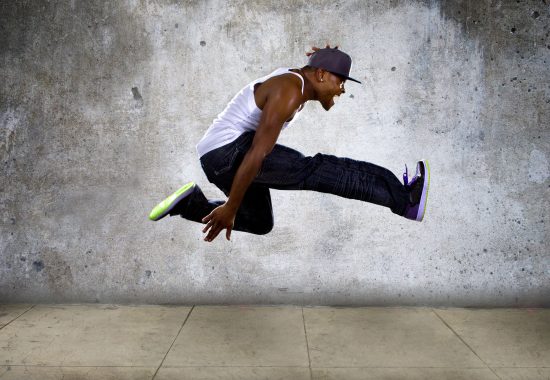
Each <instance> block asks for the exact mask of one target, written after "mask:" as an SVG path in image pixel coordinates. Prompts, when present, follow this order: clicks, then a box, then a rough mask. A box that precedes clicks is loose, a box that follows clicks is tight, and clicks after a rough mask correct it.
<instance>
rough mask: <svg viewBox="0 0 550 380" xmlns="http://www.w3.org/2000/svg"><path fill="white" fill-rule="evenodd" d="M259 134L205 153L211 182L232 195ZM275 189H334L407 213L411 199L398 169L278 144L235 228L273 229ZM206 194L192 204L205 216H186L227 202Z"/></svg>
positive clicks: (245, 201) (332, 191) (249, 193)
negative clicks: (309, 154)
mask: <svg viewBox="0 0 550 380" xmlns="http://www.w3.org/2000/svg"><path fill="white" fill-rule="evenodd" d="M253 138H254V133H253V132H250V133H245V134H243V135H241V136H240V137H239V138H238V139H237V140H235V141H234V142H232V143H230V144H227V145H225V146H223V147H221V148H218V149H215V150H213V151H211V152H209V153H207V154H205V155H204V156H203V157H201V165H202V167H203V170H204V172H205V174H206V176H207V177H208V180H209V181H210V182H212V183H214V184H215V185H216V186H218V187H219V188H220V189H221V190H222V191H223V192H224V193H225V194H226V195H228V194H229V191H230V189H231V184H232V182H233V178H234V176H235V173H236V171H237V169H238V168H239V165H240V163H241V161H242V159H243V157H244V155H245V154H246V152H247V151H248V149H249V147H250V145H251V143H252V139H253ZM270 188H273V189H280V190H312V191H318V192H323V193H330V194H334V195H338V196H341V197H345V198H350V199H358V200H362V201H365V202H370V203H375V204H378V205H381V206H385V207H388V208H390V210H391V211H392V212H393V213H395V214H398V215H403V214H404V212H405V207H406V205H407V203H408V201H409V191H408V190H407V189H406V188H405V186H404V185H403V184H402V183H401V182H400V181H399V179H398V178H397V177H396V176H395V175H394V174H393V173H392V172H390V171H389V170H387V169H385V168H383V167H380V166H377V165H374V164H371V163H368V162H363V161H357V160H352V159H349V158H340V157H335V156H331V155H325V154H317V155H315V156H313V157H305V156H304V155H303V154H301V153H300V152H298V151H296V150H294V149H290V148H287V147H285V146H283V145H279V144H277V145H275V147H274V148H273V151H272V152H271V153H270V154H269V155H268V156H267V157H266V158H265V160H264V162H263V165H262V168H261V170H260V172H259V173H258V175H257V176H256V178H255V179H254V182H253V183H252V185H251V186H250V188H249V189H248V191H247V193H246V195H245V197H244V199H243V203H242V204H241V206H240V208H239V211H238V213H237V217H236V219H235V226H234V229H235V230H237V231H246V232H251V233H257V234H262V233H267V232H269V231H270V230H271V228H272V227H273V213H272V207H271V197H270V195H269V189H270ZM201 196H202V198H200V197H197V198H196V201H195V202H190V208H191V207H196V208H197V210H200V212H199V214H200V215H195V216H192V215H185V214H182V216H183V217H184V218H187V219H190V220H195V221H200V219H202V217H204V216H206V215H207V214H208V213H209V212H210V211H211V210H213V209H214V207H216V206H217V205H219V204H221V203H220V202H219V201H218V202H212V201H207V200H206V198H205V197H204V196H203V195H202V193H201ZM193 204H194V206H192V205H193ZM201 215H202V216H201ZM198 216H201V217H200V218H198ZM197 219H198V220H197Z"/></svg>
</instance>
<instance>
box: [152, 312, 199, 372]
mask: <svg viewBox="0 0 550 380" xmlns="http://www.w3.org/2000/svg"><path fill="white" fill-rule="evenodd" d="M194 309H195V305H193V306H192V307H191V310H189V313H187V317H185V320H184V321H183V323H182V325H181V327H180V329H179V331H178V333H177V334H176V337H175V338H174V340H173V341H172V344H171V345H170V347H169V348H168V351H166V354H165V355H164V358H162V361H161V362H160V364H159V366H158V368H157V370H156V371H155V374H154V375H153V377H152V378H151V380H155V377H157V373H158V372H159V370H160V369H161V367H162V365H163V364H164V361H165V360H166V357H167V356H168V354H169V353H170V350H172V347H174V344H175V343H176V340H177V339H178V337H179V336H180V333H181V330H183V326H185V324H186V323H187V320H188V319H189V316H191V313H192V312H193V310H194Z"/></svg>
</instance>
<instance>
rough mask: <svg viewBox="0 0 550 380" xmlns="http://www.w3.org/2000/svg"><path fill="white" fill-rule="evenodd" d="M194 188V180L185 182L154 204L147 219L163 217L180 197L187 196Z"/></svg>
mask: <svg viewBox="0 0 550 380" xmlns="http://www.w3.org/2000/svg"><path fill="white" fill-rule="evenodd" d="M193 190H195V182H189V183H187V184H185V185H184V186H183V187H182V188H181V189H179V190H178V191H176V192H175V193H174V194H172V195H170V196H169V197H168V198H166V199H165V200H163V201H162V202H160V203H159V204H158V205H156V206H155V208H154V209H153V211H151V213H150V214H149V219H151V220H153V221H157V220H159V219H162V218H164V217H165V216H166V215H168V213H169V212H170V210H172V209H173V208H174V207H175V206H176V205H177V204H178V203H179V202H180V201H181V200H182V199H184V198H185V197H187V196H188V195H189V194H191V193H192V192H193Z"/></svg>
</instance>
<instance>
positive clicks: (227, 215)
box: [202, 203, 236, 242]
mask: <svg viewBox="0 0 550 380" xmlns="http://www.w3.org/2000/svg"><path fill="white" fill-rule="evenodd" d="M235 215H236V212H235V211H234V210H232V209H231V208H229V207H227V206H226V204H225V203H224V204H223V205H221V206H218V207H216V208H215V209H214V210H212V212H211V213H210V214H208V215H206V216H205V217H204V218H202V221H203V223H206V227H204V228H203V230H202V232H204V233H206V232H208V235H206V236H205V238H204V241H208V242H210V241H212V240H214V239H215V238H216V236H218V234H219V233H220V232H221V231H222V230H224V229H227V232H226V233H225V237H226V238H227V240H231V231H232V230H233V224H235ZM208 230H210V231H208Z"/></svg>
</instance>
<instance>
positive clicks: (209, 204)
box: [170, 184, 273, 235]
mask: <svg viewBox="0 0 550 380" xmlns="http://www.w3.org/2000/svg"><path fill="white" fill-rule="evenodd" d="M223 203H224V201H221V200H208V199H206V197H205V196H204V194H203V192H202V190H201V189H200V188H199V187H198V186H196V185H195V189H194V191H193V193H192V194H191V195H190V196H189V197H188V198H187V199H184V200H183V201H181V202H179V203H178V204H177V206H176V207H175V208H174V209H173V210H172V211H170V215H172V216H173V215H180V216H181V217H182V218H185V219H188V220H192V221H194V222H198V223H202V219H203V218H204V217H205V216H206V215H208V214H210V213H211V212H212V210H214V209H215V208H216V207H218V206H220V205H221V204H223ZM272 229H273V211H272V206H271V195H270V194H269V188H267V187H265V186H262V185H256V184H252V185H251V186H250V187H249V188H248V190H247V192H246V194H245V196H244V198H243V201H242V203H241V207H239V210H238V212H237V216H236V217H235V225H234V226H233V230H235V231H243V232H250V233H253V234H257V235H264V234H267V233H268V232H269V231H271V230H272Z"/></svg>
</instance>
